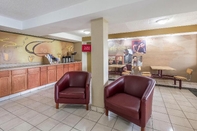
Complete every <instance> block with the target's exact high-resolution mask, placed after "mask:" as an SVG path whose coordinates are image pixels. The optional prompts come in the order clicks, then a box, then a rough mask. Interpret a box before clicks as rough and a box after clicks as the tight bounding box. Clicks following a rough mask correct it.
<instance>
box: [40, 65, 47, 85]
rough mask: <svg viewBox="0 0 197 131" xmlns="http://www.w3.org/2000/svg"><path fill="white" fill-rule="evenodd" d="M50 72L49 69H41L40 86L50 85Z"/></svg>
mask: <svg viewBox="0 0 197 131" xmlns="http://www.w3.org/2000/svg"><path fill="white" fill-rule="evenodd" d="M47 74H48V70H47V67H46V66H44V67H40V85H46V84H48V78H47V77H48V75H47Z"/></svg>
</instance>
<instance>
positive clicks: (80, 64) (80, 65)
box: [79, 62, 82, 71]
mask: <svg viewBox="0 0 197 131" xmlns="http://www.w3.org/2000/svg"><path fill="white" fill-rule="evenodd" d="M79 70H80V71H82V63H81V62H79Z"/></svg>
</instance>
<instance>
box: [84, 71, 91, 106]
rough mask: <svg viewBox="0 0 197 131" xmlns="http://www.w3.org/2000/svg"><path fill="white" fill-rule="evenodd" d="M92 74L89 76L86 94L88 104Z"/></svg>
mask: <svg viewBox="0 0 197 131" xmlns="http://www.w3.org/2000/svg"><path fill="white" fill-rule="evenodd" d="M91 78H92V76H91V74H90V73H88V74H87V79H86V85H85V92H86V102H87V103H89V98H90V81H91Z"/></svg>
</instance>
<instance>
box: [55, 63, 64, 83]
mask: <svg viewBox="0 0 197 131" xmlns="http://www.w3.org/2000/svg"><path fill="white" fill-rule="evenodd" d="M63 74H64V73H63V65H58V66H57V81H58V80H59V79H60V78H61V77H62V76H63Z"/></svg>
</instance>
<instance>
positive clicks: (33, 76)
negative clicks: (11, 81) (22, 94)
mask: <svg viewBox="0 0 197 131" xmlns="http://www.w3.org/2000/svg"><path fill="white" fill-rule="evenodd" d="M27 72H28V74H27V88H28V89H30V88H34V87H38V86H40V68H39V67H37V68H29V69H27Z"/></svg>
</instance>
